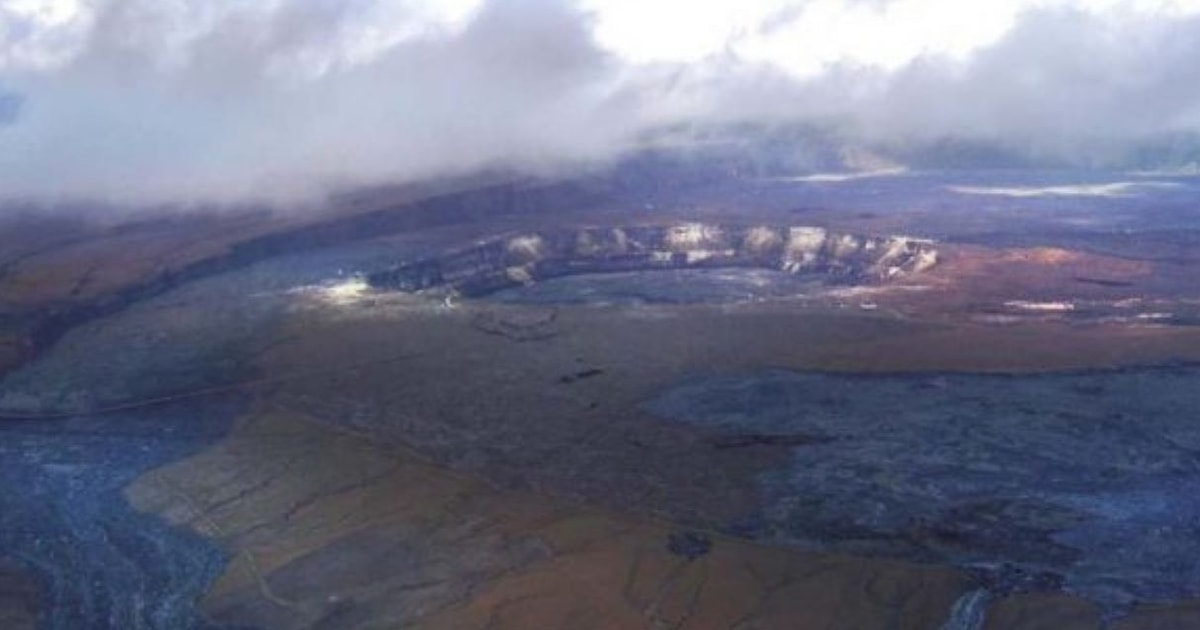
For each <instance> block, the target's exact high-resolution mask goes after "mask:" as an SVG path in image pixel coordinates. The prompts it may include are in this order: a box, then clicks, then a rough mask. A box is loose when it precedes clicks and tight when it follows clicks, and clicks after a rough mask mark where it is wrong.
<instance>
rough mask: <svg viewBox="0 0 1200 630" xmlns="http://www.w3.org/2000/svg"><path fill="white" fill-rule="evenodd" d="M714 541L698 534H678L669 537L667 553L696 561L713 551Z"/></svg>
mask: <svg viewBox="0 0 1200 630" xmlns="http://www.w3.org/2000/svg"><path fill="white" fill-rule="evenodd" d="M712 545H713V543H712V539H711V538H709V537H708V536H705V535H704V534H700V533H697V532H676V533H674V534H671V535H669V536H667V551H670V552H671V553H673V554H675V555H677V556H683V557H685V558H687V559H688V560H695V559H696V558H699V557H700V556H703V555H705V554H707V553H708V552H709V551H711V550H712Z"/></svg>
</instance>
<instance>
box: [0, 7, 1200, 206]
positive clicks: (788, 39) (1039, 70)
mask: <svg viewBox="0 0 1200 630" xmlns="http://www.w3.org/2000/svg"><path fill="white" fill-rule="evenodd" d="M1198 60H1200V0H1194V1H1184V0H1177V1H1174V2H1167V1H1152V0H1144V1H1125V2H1122V1H1117V0H1074V1H1072V0H1009V1H989V0H972V1H964V0H841V1H835V0H798V1H788V0H730V1H728V2H718V1H703V2H701V1H696V0H690V1H689V0H578V1H569V0H407V1H406V0H0V197H36V198H46V199H59V198H76V197H84V198H88V197H100V198H105V199H110V200H115V201H135V202H158V201H177V200H178V201H193V200H206V201H213V200H215V201H224V200H242V199H250V198H262V197H265V198H274V199H279V198H283V199H292V198H300V197H304V196H309V195H313V194H319V193H321V192H322V191H325V190H328V189H329V188H330V187H335V186H348V185H358V184H368V183H377V182H385V181H393V180H397V179H410V178H416V177H422V176H427V175H435V174H443V173H455V172H466V171H469V170H471V169H475V168H480V167H486V166H491V165H498V164H500V165H509V166H516V167H520V168H528V169H550V168H554V167H556V166H558V165H561V164H570V163H578V162H588V161H593V160H604V159H607V158H610V157H612V156H614V155H617V154H619V153H620V152H621V151H623V150H627V149H628V148H629V147H631V146H634V145H635V144H636V142H637V140H638V138H639V137H640V136H641V135H642V134H643V133H644V132H646V131H647V130H650V129H654V128H657V127H658V126H661V125H664V124H673V123H680V122H684V123H689V122H690V123H696V124H706V123H713V122H732V121H744V120H751V121H765V122H775V121H820V122H830V123H834V124H837V125H839V127H840V128H843V129H845V130H847V132H848V133H851V134H853V135H856V136H858V137H860V138H861V139H863V140H864V141H868V142H870V141H883V142H907V141H912V140H916V141H922V140H929V139H936V138H940V137H945V136H955V137H965V138H970V139H978V140H983V141H997V142H1002V143H1005V144H1006V145H1008V146H1012V147H1017V148H1020V149H1022V150H1029V151H1033V152H1038V153H1043V154H1048V155H1055V156H1068V157H1083V156H1084V154H1085V153H1087V152H1095V151H1104V150H1117V149H1119V148H1120V147H1122V146H1125V145H1127V144H1130V143H1134V142H1137V141H1139V140H1142V139H1145V138H1149V137H1154V136H1156V135H1157V134H1163V133H1170V132H1179V131H1200V61H1198Z"/></svg>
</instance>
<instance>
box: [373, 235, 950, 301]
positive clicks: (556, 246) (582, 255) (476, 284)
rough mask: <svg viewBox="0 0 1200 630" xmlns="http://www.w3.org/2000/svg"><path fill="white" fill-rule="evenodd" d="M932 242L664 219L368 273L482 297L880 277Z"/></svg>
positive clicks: (505, 242) (920, 258)
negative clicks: (663, 279) (650, 284)
mask: <svg viewBox="0 0 1200 630" xmlns="http://www.w3.org/2000/svg"><path fill="white" fill-rule="evenodd" d="M937 261H938V252H937V249H936V248H935V246H934V243H933V242H932V241H929V240H926V239H918V238H912V237H907V236H861V235H855V234H847V233H840V232H834V231H831V230H826V229H825V228H820V227H804V226H753V227H741V226H724V225H712V224H701V223H688V224H682V225H673V226H636V227H614V228H584V229H578V230H561V231H550V230H547V231H538V232H525V233H521V234H515V235H506V236H502V237H497V238H494V239H490V240H485V241H481V242H478V243H475V244H473V245H471V246H469V247H465V248H462V249H457V250H453V251H449V252H446V253H443V254H440V255H436V256H433V257H430V258H425V259H421V260H417V261H407V262H403V263H401V264H399V265H397V266H395V267H393V268H391V269H387V270H384V271H380V272H377V273H373V274H371V275H369V276H368V281H369V282H370V284H371V286H373V287H376V288H381V289H392V290H397V289H398V290H402V291H420V290H423V289H430V288H435V287H442V288H448V289H451V290H453V291H456V292H458V293H461V294H463V295H467V296H482V295H487V294H489V293H492V292H494V291H498V290H501V289H505V288H509V287H513V286H518V285H522V284H528V283H531V282H536V281H538V280H545V279H549V278H555V277H561V276H570V275H576V274H591V273H609V272H618V271H642V270H659V269H682V268H720V267H743V268H763V269H776V270H780V271H784V272H787V273H793V274H796V273H814V274H823V275H826V276H829V277H832V278H836V279H841V280H844V281H851V282H881V281H887V280H891V279H895V278H897V277H900V276H904V275H909V274H915V273H921V272H923V271H926V270H928V269H930V268H931V267H933V266H934V265H936V264H937Z"/></svg>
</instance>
